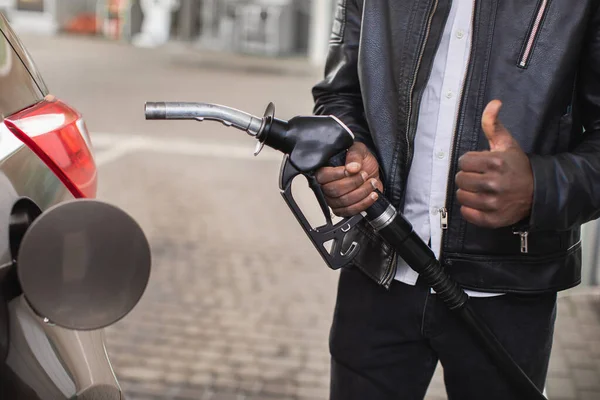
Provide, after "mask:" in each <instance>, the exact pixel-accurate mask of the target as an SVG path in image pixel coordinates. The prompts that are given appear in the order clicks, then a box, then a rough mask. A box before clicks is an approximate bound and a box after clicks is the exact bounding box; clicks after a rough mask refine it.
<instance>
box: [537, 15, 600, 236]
mask: <svg viewBox="0 0 600 400" xmlns="http://www.w3.org/2000/svg"><path fill="white" fill-rule="evenodd" d="M581 54H582V57H581V63H580V69H579V76H578V82H577V86H576V96H575V102H576V103H575V104H576V106H577V108H578V113H579V114H580V115H579V117H580V118H581V121H582V123H583V127H584V129H585V132H583V133H582V134H581V135H580V136H579V140H578V141H577V143H574V144H573V146H571V148H570V150H569V152H566V153H561V154H557V155H553V156H536V155H533V156H530V161H531V167H532V170H533V176H534V197H533V206H532V211H531V216H530V225H531V229H533V230H538V229H552V230H567V229H572V228H575V227H577V226H579V225H582V224H584V223H586V222H589V221H591V220H594V219H596V218H598V217H600V12H599V11H598V9H596V11H595V15H594V16H593V17H592V19H591V23H590V26H589V29H588V32H587V41H586V43H585V44H584V47H583V51H582V53H581Z"/></svg>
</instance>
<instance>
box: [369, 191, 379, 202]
mask: <svg viewBox="0 0 600 400" xmlns="http://www.w3.org/2000/svg"><path fill="white" fill-rule="evenodd" d="M371 198H372V199H373V200H377V199H378V198H379V195H378V194H377V193H371Z"/></svg>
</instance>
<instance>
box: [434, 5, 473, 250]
mask: <svg viewBox="0 0 600 400" xmlns="http://www.w3.org/2000/svg"><path fill="white" fill-rule="evenodd" d="M476 4H477V0H473V9H472V10H471V30H473V25H474V24H475V6H476ZM472 52H473V32H472V31H471V40H470V41H469V57H468V59H467V63H466V66H467V68H466V71H465V75H464V77H463V84H462V86H461V88H460V95H459V96H458V101H459V103H458V104H459V106H458V110H457V111H456V116H455V118H454V129H453V130H452V139H451V141H450V143H451V144H452V148H453V150H452V151H451V152H450V160H449V161H448V162H449V168H448V171H449V176H448V183H447V185H446V186H447V188H446V200H445V206H444V207H443V208H441V209H440V225H441V228H442V238H441V241H440V242H441V244H442V245H441V247H442V248H441V249H440V259H441V256H442V250H443V247H444V241H445V239H446V231H447V230H448V199H449V198H450V194H451V193H450V192H451V189H452V187H453V185H452V180H451V179H450V173H451V172H452V165H453V164H454V153H456V150H455V149H454V147H455V146H456V143H454V142H455V140H456V131H457V130H458V128H459V127H458V118H459V116H460V112H461V111H462V102H463V96H464V93H465V87H466V85H467V77H468V75H469V69H470V67H469V64H470V62H471V58H472Z"/></svg>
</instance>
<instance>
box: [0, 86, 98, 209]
mask: <svg viewBox="0 0 600 400" xmlns="http://www.w3.org/2000/svg"><path fill="white" fill-rule="evenodd" d="M4 124H5V125H6V126H7V127H8V129H10V131H11V132H12V133H13V134H14V135H15V136H16V137H17V138H19V139H20V140H21V141H22V142H23V143H25V145H27V147H29V148H30V149H31V150H32V151H33V152H34V153H35V154H37V156H38V157H40V158H41V159H42V160H43V161H44V162H45V163H46V165H48V167H49V168H50V169H51V170H52V171H53V172H54V173H55V174H56V176H57V177H58V178H59V179H60V180H61V181H62V182H63V184H64V185H65V186H66V187H67V188H68V189H69V190H70V191H71V193H72V194H73V196H74V197H76V198H82V197H86V198H93V197H96V187H97V171H96V163H95V162H94V157H93V155H92V151H91V142H90V138H89V134H88V132H87V128H86V126H85V122H83V119H82V118H81V114H79V113H78V112H77V111H76V110H74V109H72V108H71V107H69V106H68V105H66V104H65V103H63V102H61V101H60V100H57V99H56V98H54V97H52V96H47V97H46V98H45V99H44V100H43V101H41V102H39V103H38V104H36V105H34V106H32V107H29V108H27V109H25V110H22V111H19V112H18V113H16V114H13V115H11V116H10V117H7V118H5V119H4Z"/></svg>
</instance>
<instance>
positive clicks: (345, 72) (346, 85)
mask: <svg viewBox="0 0 600 400" xmlns="http://www.w3.org/2000/svg"><path fill="white" fill-rule="evenodd" d="M361 16H362V12H361V7H360V6H359V5H358V0H339V1H338V5H337V8H336V14H335V19H334V21H333V31H332V34H331V39H330V43H329V53H328V56H327V62H326V64H325V79H323V80H322V81H321V82H319V83H318V84H317V85H315V86H314V87H313V90H312V93H313V98H314V100H315V107H314V113H315V114H316V115H335V116H336V117H337V118H339V119H340V120H341V121H342V122H343V123H344V124H346V126H347V127H348V128H349V129H350V130H351V131H352V132H353V133H354V135H355V140H356V141H358V142H362V143H364V144H365V145H366V146H367V147H368V148H369V149H370V150H371V152H372V153H373V154H376V152H375V148H374V145H373V141H372V139H371V135H370V133H369V127H368V124H367V121H366V118H365V111H364V107H363V99H362V95H361V90H360V82H359V78H358V68H357V64H358V52H359V40H360V29H361Z"/></svg>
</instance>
